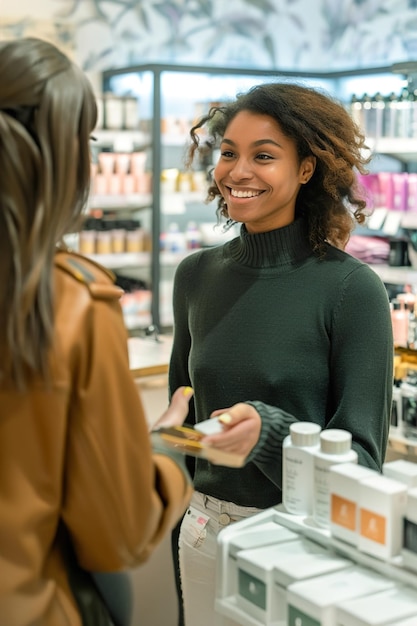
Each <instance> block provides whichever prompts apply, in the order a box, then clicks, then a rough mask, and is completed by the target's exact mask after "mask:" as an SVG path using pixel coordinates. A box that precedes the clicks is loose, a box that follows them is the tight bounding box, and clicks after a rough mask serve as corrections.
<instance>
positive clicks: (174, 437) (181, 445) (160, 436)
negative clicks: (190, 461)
mask: <svg viewBox="0 0 417 626" xmlns="http://www.w3.org/2000/svg"><path fill="white" fill-rule="evenodd" d="M151 434H152V438H153V439H154V441H155V443H156V444H157V445H158V446H161V447H167V448H168V449H171V450H175V452H181V453H182V454H185V455H189V456H194V457H198V458H201V459H207V461H210V462H211V463H213V464H215V465H225V466H226V467H242V465H244V463H245V456H243V455H242V454H236V453H235V452H226V451H225V450H220V449H219V448H215V447H214V446H210V445H206V444H204V443H202V442H201V439H203V437H204V435H203V434H202V433H199V432H198V431H197V430H195V429H194V428H189V427H187V426H170V427H165V428H164V427H161V428H158V429H155V430H153V431H152V432H151Z"/></svg>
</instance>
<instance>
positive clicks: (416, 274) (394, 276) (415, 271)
mask: <svg viewBox="0 0 417 626" xmlns="http://www.w3.org/2000/svg"><path fill="white" fill-rule="evenodd" d="M369 267H370V268H371V269H373V270H374V272H375V273H376V274H378V276H379V277H380V278H381V280H382V281H383V282H384V283H391V284H393V285H405V284H411V285H417V268H413V267H391V266H390V265H383V264H381V265H377V264H375V265H369Z"/></svg>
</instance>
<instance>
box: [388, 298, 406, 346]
mask: <svg viewBox="0 0 417 626" xmlns="http://www.w3.org/2000/svg"><path fill="white" fill-rule="evenodd" d="M408 318H409V311H408V310H407V309H406V308H405V306H404V303H403V302H400V301H399V300H397V299H394V300H392V301H391V322H392V332H393V335H394V344H395V345H396V346H404V347H406V346H407V340H408Z"/></svg>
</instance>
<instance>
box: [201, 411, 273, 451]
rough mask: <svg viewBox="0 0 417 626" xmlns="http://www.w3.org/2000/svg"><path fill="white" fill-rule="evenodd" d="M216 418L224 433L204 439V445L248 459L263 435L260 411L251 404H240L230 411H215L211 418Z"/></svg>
mask: <svg viewBox="0 0 417 626" xmlns="http://www.w3.org/2000/svg"><path fill="white" fill-rule="evenodd" d="M216 416H218V417H219V421H220V422H221V424H222V425H223V432H222V433H219V434H217V435H209V436H207V437H204V439H202V440H201V441H202V443H205V444H207V445H210V446H213V447H214V448H219V449H220V450H224V451H225V452H233V453H236V454H240V455H243V456H244V457H247V456H248V455H249V453H250V452H251V451H252V449H253V448H254V446H255V445H256V444H257V442H258V439H259V435H260V433H261V416H260V415H259V413H258V411H256V409H255V408H254V407H253V406H252V405H251V404H246V403H244V402H239V403H238V404H235V405H234V406H232V407H230V408H229V409H221V410H217V411H213V413H212V414H211V417H216Z"/></svg>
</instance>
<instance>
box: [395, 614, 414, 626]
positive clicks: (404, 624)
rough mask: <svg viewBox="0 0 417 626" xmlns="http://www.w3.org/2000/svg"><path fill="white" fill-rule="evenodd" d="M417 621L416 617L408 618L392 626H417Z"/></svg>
mask: <svg viewBox="0 0 417 626" xmlns="http://www.w3.org/2000/svg"><path fill="white" fill-rule="evenodd" d="M416 624H417V620H416V616H415V615H413V616H412V617H406V618H405V619H400V621H399V622H393V623H392V625H391V626H416Z"/></svg>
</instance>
